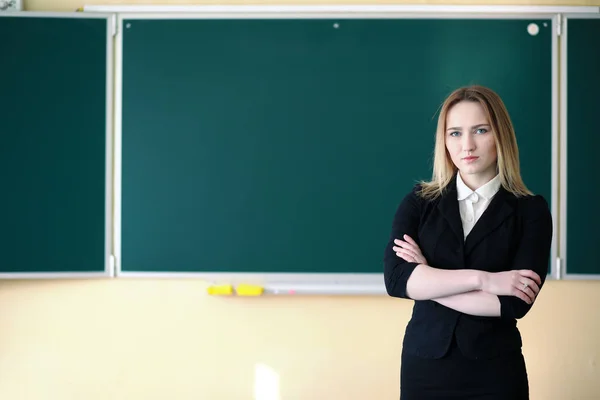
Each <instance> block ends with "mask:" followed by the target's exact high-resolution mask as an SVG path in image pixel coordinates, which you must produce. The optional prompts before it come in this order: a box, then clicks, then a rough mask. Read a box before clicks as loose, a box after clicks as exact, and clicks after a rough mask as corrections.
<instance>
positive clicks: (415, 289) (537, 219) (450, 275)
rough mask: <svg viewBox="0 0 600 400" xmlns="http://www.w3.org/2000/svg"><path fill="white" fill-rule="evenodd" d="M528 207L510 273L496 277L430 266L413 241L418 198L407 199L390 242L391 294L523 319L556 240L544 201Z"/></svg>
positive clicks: (537, 200) (387, 278)
mask: <svg viewBox="0 0 600 400" xmlns="http://www.w3.org/2000/svg"><path fill="white" fill-rule="evenodd" d="M529 204H530V205H531V207H530V209H529V210H527V211H528V212H527V213H526V214H527V215H528V217H527V218H526V221H525V225H524V228H523V229H524V231H523V238H522V241H521V243H522V244H521V245H520V248H519V249H518V250H517V254H516V256H515V259H514V263H513V265H512V266H511V270H509V271H505V272H498V273H489V272H484V271H479V270H468V269H463V270H443V269H436V268H432V267H431V266H429V265H428V264H427V260H425V258H424V257H423V255H422V253H421V250H420V248H419V246H418V244H417V243H416V242H415V241H414V240H413V239H412V238H413V236H414V237H416V230H417V226H418V217H419V214H418V213H417V210H416V209H415V207H418V204H417V201H416V199H415V197H414V195H412V196H411V195H409V196H407V198H406V199H405V200H404V201H403V203H402V204H401V205H400V207H399V209H398V211H397V214H396V217H395V220H394V229H393V232H392V235H393V237H392V241H391V243H390V244H389V245H388V249H387V250H386V268H385V283H386V288H387V289H388V293H389V294H390V295H391V296H395V297H404V298H410V299H414V300H432V301H435V302H437V303H439V304H442V305H444V306H446V307H449V308H452V309H454V310H457V311H460V312H463V313H465V314H470V315H477V316H489V317H508V318H522V317H523V316H525V314H527V312H528V311H529V309H530V308H531V306H532V304H533V302H534V300H535V297H536V296H537V294H538V292H539V290H540V288H541V286H542V284H543V282H544V279H543V277H544V270H545V268H546V265H547V261H548V258H547V257H548V254H549V246H550V241H551V238H552V221H551V216H550V213H549V210H548V208H547V203H546V202H545V200H544V199H543V198H541V197H536V198H534V199H532V200H531V201H529ZM411 235H412V236H411ZM532 249H536V250H534V251H532ZM392 256H393V257H394V258H395V259H396V260H395V261H394V260H393V259H392ZM536 271H537V272H536Z"/></svg>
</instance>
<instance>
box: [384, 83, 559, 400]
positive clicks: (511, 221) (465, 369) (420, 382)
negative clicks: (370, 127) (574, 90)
mask: <svg viewBox="0 0 600 400" xmlns="http://www.w3.org/2000/svg"><path fill="white" fill-rule="evenodd" d="M551 240H552V217H551V214H550V211H549V208H548V204H547V202H546V200H545V199H544V198H543V197H542V196H539V195H533V194H532V193H530V191H529V190H528V189H527V188H526V186H525V184H524V183H523V181H522V179H521V176H520V171H519V154H518V148H517V143H516V138H515V132H514V129H513V126H512V122H511V120H510V117H509V115H508V112H507V110H506V108H505V106H504V104H503V102H502V100H501V99H500V97H499V96H498V95H497V94H496V93H494V92H493V91H492V90H490V89H488V88H485V87H481V86H471V87H466V88H460V89H458V90H456V91H454V92H453V93H452V94H451V95H450V96H449V97H448V98H447V99H446V101H445V102H444V104H443V106H442V109H441V112H440V116H439V120H438V127H437V133H436V141H435V154H434V165H433V178H432V180H431V181H430V182H422V183H420V184H418V185H416V186H415V187H414V188H413V190H412V191H411V192H410V193H409V194H408V195H407V196H406V197H405V198H404V199H403V201H402V202H401V204H400V205H399V207H398V209H397V211H396V214H395V217H394V221H393V226H392V234H391V237H390V241H389V243H388V245H387V247H386V250H385V272H384V277H385V285H386V288H387V292H388V294H389V295H390V296H393V297H400V298H406V299H412V300H415V304H414V308H413V313H412V317H411V320H410V321H409V323H408V326H407V327H406V333H405V336H404V342H403V350H402V365H401V382H400V387H401V397H400V398H401V400H413V399H418V400H427V399H486V400H488V399H489V400H491V399H498V400H500V399H502V400H504V399H506V400H521V399H528V398H529V384H528V378H527V371H526V366H525V362H524V359H523V355H522V353H521V344H522V343H521V336H520V334H519V330H518V329H517V324H516V320H517V319H519V318H522V317H524V316H525V314H527V312H528V311H529V310H530V308H531V306H532V305H533V303H534V301H535V299H536V296H537V295H538V293H539V291H540V288H541V287H542V285H543V283H544V280H545V276H546V271H547V267H548V262H549V256H550V244H551Z"/></svg>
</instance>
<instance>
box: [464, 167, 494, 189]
mask: <svg viewBox="0 0 600 400" xmlns="http://www.w3.org/2000/svg"><path fill="white" fill-rule="evenodd" d="M458 173H459V174H460V177H461V178H462V180H463V182H464V183H465V185H467V186H468V187H469V189H471V190H477V189H479V188H480V187H482V186H483V185H485V184H486V183H488V182H489V181H491V180H492V179H494V177H495V176H496V171H490V172H487V173H481V174H462V173H460V171H459V172H458Z"/></svg>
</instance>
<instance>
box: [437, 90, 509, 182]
mask: <svg viewBox="0 0 600 400" xmlns="http://www.w3.org/2000/svg"><path fill="white" fill-rule="evenodd" d="M446 127H447V128H446V132H445V143H446V149H447V150H448V153H449V154H450V157H451V158H452V162H453V163H454V165H456V168H458V170H459V171H460V175H461V177H462V178H463V179H466V180H470V181H471V182H481V183H485V182H487V181H489V180H491V179H492V178H493V177H494V176H495V175H496V162H497V159H498V156H497V153H496V142H495V140H494V134H493V132H492V127H491V125H490V123H489V121H488V119H487V117H486V115H485V112H484V110H483V107H482V106H481V104H479V103H477V102H473V101H461V102H459V103H457V104H455V105H454V106H453V107H452V108H451V109H450V110H449V111H448V114H447V116H446Z"/></svg>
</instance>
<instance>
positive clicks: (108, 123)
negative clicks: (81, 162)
mask: <svg viewBox="0 0 600 400" xmlns="http://www.w3.org/2000/svg"><path fill="white" fill-rule="evenodd" d="M2 17H10V18H15V17H18V18H64V19H71V18H72V19H75V18H77V19H89V20H92V19H94V20H97V19H103V20H105V21H106V67H105V70H106V92H105V96H106V101H105V115H106V117H105V130H106V134H105V155H106V157H105V166H104V171H105V184H104V187H105V189H104V190H105V192H104V193H105V199H104V203H105V210H104V268H103V270H97V271H85V272H82V271H72V272H71V271H69V272H63V271H61V272H58V271H57V272H2V273H0V279H67V278H69V279H71V278H74V279H81V278H111V277H114V276H115V268H114V255H113V233H114V227H113V201H114V193H113V188H114V184H113V172H114V169H113V138H114V125H113V124H114V108H113V104H114V103H113V101H114V37H115V35H116V31H115V29H116V15H115V14H114V13H110V12H98V13H82V12H29V11H17V12H9V13H0V18H2ZM16 35H17V36H18V32H17V33H16Z"/></svg>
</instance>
